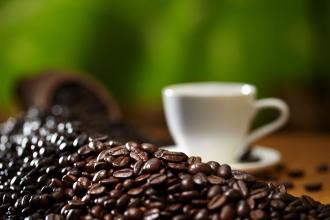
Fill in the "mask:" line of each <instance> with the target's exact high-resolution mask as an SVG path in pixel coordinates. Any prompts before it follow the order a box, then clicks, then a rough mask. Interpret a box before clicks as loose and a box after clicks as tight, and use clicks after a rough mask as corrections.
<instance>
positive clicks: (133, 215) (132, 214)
mask: <svg viewBox="0 0 330 220" xmlns="http://www.w3.org/2000/svg"><path fill="white" fill-rule="evenodd" d="M124 215H125V217H126V218H127V219H133V220H135V219H142V217H143V212H142V211H141V210H140V209H139V208H134V207H133V208H129V209H127V210H126V211H125V213H124Z"/></svg>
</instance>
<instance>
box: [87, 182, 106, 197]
mask: <svg viewBox="0 0 330 220" xmlns="http://www.w3.org/2000/svg"><path fill="white" fill-rule="evenodd" d="M105 190H106V188H105V187H104V186H100V185H96V184H95V185H92V187H91V188H90V189H89V190H88V193H89V194H90V195H100V194H102V193H104V192H105Z"/></svg>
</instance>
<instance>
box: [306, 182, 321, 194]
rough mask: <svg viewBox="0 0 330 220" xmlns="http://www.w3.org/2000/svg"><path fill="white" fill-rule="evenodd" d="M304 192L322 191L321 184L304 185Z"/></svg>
mask: <svg viewBox="0 0 330 220" xmlns="http://www.w3.org/2000/svg"><path fill="white" fill-rule="evenodd" d="M304 188H305V190H306V191H309V192H313V191H320V190H321V189H322V183H319V182H314V183H306V184H305V185H304Z"/></svg>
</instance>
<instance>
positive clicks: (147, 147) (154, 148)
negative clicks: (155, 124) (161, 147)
mask: <svg viewBox="0 0 330 220" xmlns="http://www.w3.org/2000/svg"><path fill="white" fill-rule="evenodd" d="M141 149H142V150H144V151H146V152H148V153H150V154H153V153H155V152H156V151H157V150H158V148H157V146H155V145H153V144H149V143H143V144H141Z"/></svg>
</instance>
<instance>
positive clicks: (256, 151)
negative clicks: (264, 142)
mask: <svg viewBox="0 0 330 220" xmlns="http://www.w3.org/2000/svg"><path fill="white" fill-rule="evenodd" d="M163 148H164V149H166V150H171V151H182V150H180V147H178V146H173V145H172V146H164V147H163ZM251 154H252V155H253V156H255V157H257V158H260V160H259V161H257V162H245V163H240V162H237V163H229V165H230V166H231V168H232V169H234V170H242V171H246V172H250V173H256V172H260V171H263V170H266V169H269V168H271V167H273V166H275V165H276V164H278V163H279V162H280V160H281V157H282V156H281V153H280V152H279V151H277V150H275V149H273V148H270V147H265V146H259V145H257V146H255V147H253V148H252V152H251ZM218 162H219V163H221V161H218Z"/></svg>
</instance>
